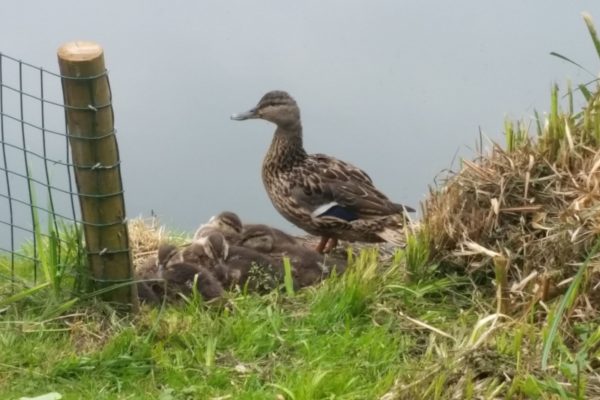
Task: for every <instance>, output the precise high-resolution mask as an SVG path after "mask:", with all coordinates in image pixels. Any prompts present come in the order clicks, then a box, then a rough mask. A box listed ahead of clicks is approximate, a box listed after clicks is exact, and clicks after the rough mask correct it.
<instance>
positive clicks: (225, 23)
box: [0, 0, 600, 236]
mask: <svg viewBox="0 0 600 400" xmlns="http://www.w3.org/2000/svg"><path fill="white" fill-rule="evenodd" d="M582 11H589V12H590V13H591V14H592V15H593V16H594V17H595V18H596V19H597V21H598V22H600V3H598V2H597V1H596V0H588V1H579V2H552V3H548V2H547V1H542V0H536V1H530V2H527V3H524V2H521V1H517V0H510V1H504V2H501V3H498V2H495V3H487V2H476V1H467V0H461V1H455V2H399V1H380V2H366V1H358V0H352V1H347V0H346V1H341V0H337V1H329V2H322V1H308V2H296V3H292V2H281V1H275V0H270V1H263V2H244V1H241V0H237V1H228V2H221V1H201V2H184V1H175V2H168V3H167V2H159V1H141V0H137V1H127V2H120V1H114V0H111V1H105V2H102V3H88V2H76V1H53V2H44V1H34V2H27V3H23V2H2V3H1V4H0V16H1V18H2V23H1V24H0V52H3V53H5V54H8V55H11V56H13V57H17V58H20V59H23V60H24V61H27V62H30V63H32V64H35V65H40V66H43V67H45V68H47V69H49V70H54V71H56V70H57V69H58V68H57V64H56V49H57V48H58V46H59V45H60V44H62V43H64V42H67V41H72V40H81V39H83V40H93V41H96V42H98V43H100V44H101V45H102V46H103V47H104V49H105V59H106V64H107V67H108V69H109V71H110V79H111V86H112V90H113V100H114V110H115V117H116V127H117V129H118V139H119V143H120V149H121V157H122V160H123V161H122V173H123V179H124V184H125V191H126V204H127V211H128V215H129V217H135V216H140V215H141V216H148V215H150V214H151V213H152V212H153V213H155V214H157V215H158V216H159V217H160V219H161V221H162V223H164V224H166V225H167V226H169V227H170V228H174V229H180V230H185V231H192V230H193V229H194V228H195V227H196V226H197V225H198V224H200V223H201V222H203V221H206V220H207V219H208V218H209V217H210V216H211V215H214V214H216V213H218V212H219V211H221V210H231V211H235V212H237V213H238V214H239V215H240V216H241V217H242V219H243V220H245V221H248V222H264V223H269V224H273V225H275V226H278V227H281V228H283V229H287V230H292V229H293V228H292V227H291V226H290V224H289V223H288V222H286V221H285V220H284V219H283V218H282V217H281V216H279V215H278V214H277V212H276V211H275V209H274V208H273V207H272V206H271V204H270V202H269V199H268V198H267V195H266V193H265V191H264V189H263V186H262V182H261V179H260V167H261V161H262V157H263V155H264V154H265V152H266V150H267V147H268V145H269V143H270V140H271V135H272V132H273V130H274V126H272V125H270V124H269V123H267V122H264V121H246V122H244V123H239V122H237V123H236V122H234V121H231V120H230V119H229V116H230V114H232V113H234V112H239V111H245V110H247V109H249V108H251V107H252V106H254V105H255V104H256V102H257V101H258V100H259V98H260V97H261V96H262V95H263V94H264V93H265V92H267V91H269V90H272V89H281V90H286V91H288V92H289V93H290V94H291V95H292V96H294V97H295V99H296V100H297V102H298V104H299V106H300V108H301V110H302V118H303V126H304V142H305V147H306V149H307V151H308V152H319V153H326V154H330V155H333V156H335V157H337V158H340V159H343V160H345V161H349V162H351V163H353V164H355V165H356V166H359V167H361V168H363V169H364V170H365V171H366V172H367V173H368V174H369V175H371V177H372V178H373V180H374V181H375V183H376V185H377V186H378V187H379V188H380V189H381V190H382V191H383V192H385V193H386V194H387V195H388V196H389V197H390V198H392V199H393V200H394V201H397V202H401V203H405V204H408V205H411V206H414V207H416V208H417V207H418V206H419V202H421V201H422V200H423V199H424V198H425V196H426V193H427V192H428V187H429V186H430V185H432V184H434V180H435V177H436V176H437V175H438V174H439V173H440V171H442V170H444V169H449V168H454V169H455V168H456V167H457V166H458V159H459V157H460V156H467V157H470V156H472V155H473V150H472V149H473V148H474V147H475V143H476V140H477V138H478V137H479V132H480V130H481V131H482V132H483V134H484V135H486V136H488V137H490V138H491V139H493V140H498V141H501V140H502V126H503V122H504V119H505V118H506V117H507V116H508V117H510V118H513V119H523V120H525V121H529V118H531V117H532V115H533V112H534V110H535V109H537V110H539V111H540V112H543V111H544V110H547V109H548V105H549V92H550V87H551V85H552V84H553V83H554V82H557V83H559V84H561V86H562V87H565V82H566V81H567V80H568V79H570V80H572V81H573V82H574V83H579V82H586V81H589V80H591V79H593V78H594V76H590V75H588V74H587V73H586V72H584V71H582V70H580V69H578V68H577V67H575V66H573V65H571V64H568V63H566V62H564V61H561V60H559V59H558V58H555V57H552V56H550V55H549V53H550V52H551V51H555V52H559V53H561V54H564V55H566V56H568V57H570V58H572V59H573V60H575V61H577V62H578V63H580V64H582V65H584V66H585V67H587V68H588V69H590V70H591V71H593V72H594V73H595V74H596V75H597V71H598V70H599V69H600V68H599V65H600V63H599V59H598V56H597V55H596V54H595V50H594V48H593V45H592V43H591V41H590V39H589V35H588V33H587V30H586V28H585V25H584V23H583V20H582V18H581V15H580V14H581V12H582ZM49 90H50V89H49ZM57 96H58V98H60V93H57ZM9 103H10V104H13V103H14V100H10V99H8V98H5V104H9ZM13 105H14V104H13ZM7 107H12V106H11V105H8V106H7ZM453 160H454V163H453ZM15 162H17V161H15ZM55 179H57V180H59V179H61V178H60V177H55ZM0 185H4V182H0ZM0 212H2V213H5V212H6V208H2V209H1V210H0ZM5 234H6V233H5V232H4V233H2V232H0V235H2V236H5Z"/></svg>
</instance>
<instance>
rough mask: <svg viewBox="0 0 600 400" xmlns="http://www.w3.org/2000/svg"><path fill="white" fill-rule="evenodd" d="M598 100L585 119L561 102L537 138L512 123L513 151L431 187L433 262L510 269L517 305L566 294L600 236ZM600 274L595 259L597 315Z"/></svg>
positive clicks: (428, 222)
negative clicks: (566, 110) (561, 106)
mask: <svg viewBox="0 0 600 400" xmlns="http://www.w3.org/2000/svg"><path fill="white" fill-rule="evenodd" d="M599 93H600V92H597V93H596V94H595V95H594V96H593V97H592V98H590V101H589V103H588V105H587V107H586V108H585V109H584V110H583V111H582V112H581V113H578V114H572V113H566V114H565V113H561V112H560V111H558V106H557V105H556V104H553V111H552V112H551V114H550V115H549V117H548V119H547V120H546V123H545V126H544V128H543V129H542V131H541V132H540V133H541V134H540V135H539V136H538V137H537V138H535V139H533V138H530V136H529V135H528V133H527V131H526V129H524V128H523V127H522V126H521V127H520V129H519V131H518V133H515V132H514V131H513V130H512V125H510V126H509V128H507V132H506V133H507V150H505V149H502V148H501V146H500V145H498V144H497V143H492V147H491V150H490V151H489V152H487V153H481V154H480V155H479V157H478V158H477V159H475V160H473V161H469V160H464V161H463V163H462V169H461V170H460V171H459V172H457V173H451V174H450V175H449V176H448V177H447V179H446V180H445V182H444V185H443V187H441V188H440V189H439V190H433V189H432V190H431V193H430V196H429V197H428V199H427V200H426V202H425V204H424V221H423V222H424V226H425V227H426V229H427V231H428V233H429V236H430V240H431V249H432V252H433V254H434V257H435V258H437V259H438V260H442V261H446V262H451V263H452V264H454V265H455V266H456V267H458V268H462V269H464V271H465V272H468V273H473V272H475V271H483V272H490V274H491V273H493V272H494V267H495V266H496V267H497V266H498V265H499V264H502V265H504V267H505V269H506V274H507V280H506V284H507V285H508V288H504V289H507V290H506V292H507V293H508V294H509V295H510V296H511V297H512V299H511V301H512V304H513V306H514V304H515V302H520V303H521V304H523V300H526V302H527V303H530V301H531V300H532V299H533V300H536V299H542V300H547V299H549V298H552V297H553V296H555V295H556V294H558V293H561V292H564V291H565V290H566V288H567V286H568V282H569V279H570V278H572V276H573V275H574V274H575V273H576V271H577V269H578V266H579V265H581V262H582V261H583V260H584V259H585V258H586V256H587V252H588V251H589V249H590V248H591V247H592V244H593V242H594V241H595V240H596V238H597V237H598V233H600V149H599V142H600V101H599V97H600V94H599ZM557 97H558V95H557V90H556V89H555V91H554V92H553V102H557ZM496 272H497V270H496ZM599 275H600V262H599V261H598V260H592V263H591V265H590V271H589V273H588V274H587V278H588V279H587V282H586V287H585V288H586V289H587V290H586V292H587V293H588V295H589V296H588V297H587V298H586V299H585V301H589V302H591V303H590V304H591V306H592V307H595V308H596V310H597V309H598V306H600V296H599V295H598V294H597V292H598V288H597V285H598V284H599V282H600V279H599ZM594 288H596V289H595V290H594ZM594 292H595V293H596V294H595V295H594Z"/></svg>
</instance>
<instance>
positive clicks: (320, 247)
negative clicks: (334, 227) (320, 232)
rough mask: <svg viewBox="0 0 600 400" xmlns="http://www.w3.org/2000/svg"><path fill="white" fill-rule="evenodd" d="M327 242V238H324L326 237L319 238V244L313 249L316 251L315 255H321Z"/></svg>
mask: <svg viewBox="0 0 600 400" xmlns="http://www.w3.org/2000/svg"><path fill="white" fill-rule="evenodd" d="M327 242H329V238H328V237H326V236H323V237H322V238H321V241H320V242H319V244H318V245H317V247H316V248H315V250H316V251H317V253H321V254H323V251H324V250H325V245H326V244H327Z"/></svg>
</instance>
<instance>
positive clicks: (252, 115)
mask: <svg viewBox="0 0 600 400" xmlns="http://www.w3.org/2000/svg"><path fill="white" fill-rule="evenodd" d="M230 118H231V119H233V120H235V121H243V120H245V119H252V118H259V115H258V113H257V108H256V107H255V108H253V109H251V110H249V111H246V112H242V113H238V114H231V117H230Z"/></svg>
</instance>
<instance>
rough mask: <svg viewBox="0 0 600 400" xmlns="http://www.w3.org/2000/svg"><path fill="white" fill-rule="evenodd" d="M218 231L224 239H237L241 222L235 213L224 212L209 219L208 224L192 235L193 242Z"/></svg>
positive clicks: (240, 231) (240, 229) (240, 230)
mask: <svg viewBox="0 0 600 400" xmlns="http://www.w3.org/2000/svg"><path fill="white" fill-rule="evenodd" d="M215 230H216V231H219V232H221V233H222V234H223V236H225V238H232V239H233V238H237V237H238V236H239V235H240V234H241V233H242V220H241V219H240V217H238V215H237V214H236V213H233V212H231V211H224V212H222V213H220V214H218V215H215V216H213V217H211V218H210V219H209V220H208V222H207V223H206V224H204V225H202V226H200V228H198V230H197V231H196V233H194V240H198V239H200V238H202V237H208V236H210V235H211V234H212V233H213V231H215Z"/></svg>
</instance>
